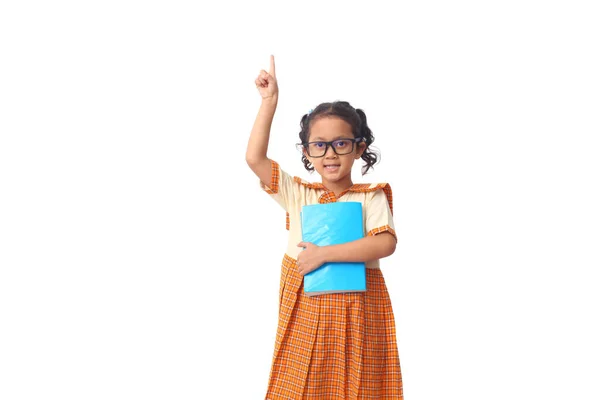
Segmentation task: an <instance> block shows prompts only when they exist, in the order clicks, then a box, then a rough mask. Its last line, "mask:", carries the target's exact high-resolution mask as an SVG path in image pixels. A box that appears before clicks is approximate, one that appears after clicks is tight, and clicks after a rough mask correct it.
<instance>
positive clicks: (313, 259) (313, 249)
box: [298, 242, 325, 276]
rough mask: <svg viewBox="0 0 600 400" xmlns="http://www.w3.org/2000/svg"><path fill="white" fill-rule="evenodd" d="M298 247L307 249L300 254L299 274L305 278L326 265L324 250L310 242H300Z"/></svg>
mask: <svg viewBox="0 0 600 400" xmlns="http://www.w3.org/2000/svg"><path fill="white" fill-rule="evenodd" d="M298 247H304V248H305V249H304V250H302V251H301V252H300V254H298V272H299V273H300V275H302V276H304V275H306V274H308V273H309V272H312V271H314V270H315V269H317V268H319V267H320V266H321V265H323V264H324V263H325V253H324V250H325V249H324V248H323V247H319V246H317V245H316V244H312V243H309V242H300V243H298Z"/></svg>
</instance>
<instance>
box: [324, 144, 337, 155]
mask: <svg viewBox="0 0 600 400" xmlns="http://www.w3.org/2000/svg"><path fill="white" fill-rule="evenodd" d="M325 157H327V158H330V157H337V153H336V152H335V150H333V144H330V145H329V146H327V151H326V152H325Z"/></svg>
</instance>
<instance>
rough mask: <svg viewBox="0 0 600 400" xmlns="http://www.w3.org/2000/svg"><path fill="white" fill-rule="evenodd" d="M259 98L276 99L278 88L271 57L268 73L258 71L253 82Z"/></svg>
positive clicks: (272, 57) (273, 62) (273, 59)
mask: <svg viewBox="0 0 600 400" xmlns="http://www.w3.org/2000/svg"><path fill="white" fill-rule="evenodd" d="M254 82H255V83H256V88H257V89H258V92H259V93H260V96H261V97H262V98H263V100H264V99H277V96H278V95H279V88H278V87H277V78H276V76H275V57H274V56H271V65H270V66H269V72H267V71H265V70H264V69H261V70H260V73H259V74H258V78H256V80H255V81H254Z"/></svg>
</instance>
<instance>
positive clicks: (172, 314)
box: [0, 0, 600, 400]
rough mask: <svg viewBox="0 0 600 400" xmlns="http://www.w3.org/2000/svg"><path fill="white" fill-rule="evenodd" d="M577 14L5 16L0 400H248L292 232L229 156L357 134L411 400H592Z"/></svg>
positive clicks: (586, 28) (588, 166) (182, 5)
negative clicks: (385, 246) (329, 120)
mask: <svg viewBox="0 0 600 400" xmlns="http://www.w3.org/2000/svg"><path fill="white" fill-rule="evenodd" d="M593 3H594V2H593V1H573V0H571V1H531V0H519V1H502V2H500V1H497V2H489V1H486V2H483V1H462V0H461V1H454V2H448V1H418V2H417V1H412V2H398V3H394V6H393V7H392V6H391V5H392V3H379V2H371V3H369V5H367V3H366V2H354V3H353V2H348V1H344V2H313V1H303V2H298V3H297V4H296V5H291V4H288V3H284V2H238V3H231V2H220V3H218V5H217V4H216V2H212V3H210V5H205V4H200V3H199V2H195V1H188V2H182V1H169V2H167V1H163V2H159V1H150V2H142V1H137V2H136V1H123V0H120V1H103V2H76V1H70V2H67V1H56V2H32V1H18V2H17V1H5V2H2V5H1V6H0V58H1V62H0V70H1V73H0V134H1V137H0V398H1V399H3V400H17V399H61V400H67V399H111V400H116V399H127V400H130V399H144V400H150V399H178V400H186V399H261V398H264V394H265V391H266V385H267V380H268V374H269V368H270V362H271V356H272V351H273V345H274V339H275V331H276V324H277V300H278V285H279V266H280V261H281V258H282V256H283V251H284V248H285V241H286V237H285V234H286V231H285V213H284V212H283V210H281V209H280V208H279V206H277V204H276V203H275V202H274V201H272V200H271V199H269V197H268V196H267V195H266V194H264V193H262V192H261V191H260V189H259V188H258V184H257V179H256V178H255V176H254V175H253V174H252V172H251V171H250V169H249V168H248V167H247V165H246V163H245V160H244V155H245V149H246V144H247V140H248V136H249V133H250V130H251V127H252V124H253V122H254V118H255V116H256V112H257V111H258V106H259V103H260V97H259V95H258V93H257V91H256V89H255V87H254V79H255V77H256V76H257V74H258V72H259V71H260V69H262V68H265V69H267V68H268V62H269V56H270V54H274V55H275V60H276V66H277V77H278V81H279V86H280V93H281V94H280V101H279V106H278V110H277V114H276V117H275V121H274V124H273V129H272V140H271V146H270V149H269V155H270V156H271V157H272V158H274V159H276V160H277V161H279V162H280V164H281V165H282V166H283V168H285V169H286V170H287V171H288V172H289V173H291V174H294V175H299V176H301V177H303V178H305V179H310V180H318V176H313V175H309V174H308V173H306V171H304V170H303V166H302V163H301V162H300V155H299V153H298V152H297V151H296V150H295V148H294V144H295V143H296V142H297V140H298V131H299V121H300V117H301V116H302V115H303V114H304V113H306V112H307V111H308V110H310V109H311V108H314V107H315V106H316V105H317V104H318V103H320V102H323V101H332V100H338V99H339V100H347V101H350V102H351V104H352V105H354V106H356V107H359V108H362V109H363V110H365V112H366V114H367V116H368V119H369V125H370V127H371V128H372V129H373V132H374V134H375V138H376V140H375V145H376V146H377V148H379V150H380V151H381V153H382V159H381V162H380V163H379V164H378V165H377V166H376V167H375V171H374V172H373V173H371V174H368V175H366V176H365V177H361V176H360V172H359V171H360V170H359V169H356V170H355V175H354V181H355V183H360V182H371V181H376V182H379V181H387V182H390V184H391V185H392V188H393V190H394V199H395V200H394V210H395V223H396V227H397V230H398V235H399V245H398V248H397V250H396V252H395V253H394V254H393V255H392V256H391V257H389V258H386V259H384V260H382V269H383V271H384V275H385V277H386V280H387V283H388V287H389V291H390V293H391V296H392V301H393V305H394V309H395V313H396V322H397V328H398V343H399V350H400V357H401V365H402V371H403V378H404V389H405V397H406V399H410V400H421V399H422V400H433V399H446V398H451V399H461V400H464V399H478V400H479V399H486V400H491V399H527V400H529V399H578V400H583V399H600V389H599V388H598V376H599V375H600V366H599V361H598V360H599V359H600V346H599V345H598V338H599V337H600V329H599V328H598V324H597V323H598V317H599V310H598V304H600V295H599V293H598V286H599V283H600V282H599V280H598V278H597V277H595V276H596V275H593V273H594V272H597V270H598V268H599V267H600V251H599V247H600V246H599V245H600V211H599V207H598V204H600V187H599V183H600V179H599V178H600V176H599V175H600V173H599V171H600V157H599V156H598V154H599V153H600V146H599V145H598V136H599V134H600V121H599V110H600V95H599V93H600V79H599V76H600V74H598V71H600V57H599V50H598V49H599V48H600V47H599V40H598V38H600V28H599V26H600V25H599V24H598V20H599V14H598V11H597V9H594V8H593V5H594V4H593Z"/></svg>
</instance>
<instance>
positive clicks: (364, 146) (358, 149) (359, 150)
mask: <svg viewBox="0 0 600 400" xmlns="http://www.w3.org/2000/svg"><path fill="white" fill-rule="evenodd" d="M366 149H367V144H366V143H365V142H360V143H359V144H358V146H356V157H354V158H355V159H357V160H358V159H359V158H361V157H362V155H363V153H364V152H365V150H366Z"/></svg>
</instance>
